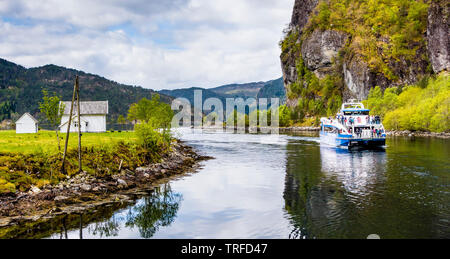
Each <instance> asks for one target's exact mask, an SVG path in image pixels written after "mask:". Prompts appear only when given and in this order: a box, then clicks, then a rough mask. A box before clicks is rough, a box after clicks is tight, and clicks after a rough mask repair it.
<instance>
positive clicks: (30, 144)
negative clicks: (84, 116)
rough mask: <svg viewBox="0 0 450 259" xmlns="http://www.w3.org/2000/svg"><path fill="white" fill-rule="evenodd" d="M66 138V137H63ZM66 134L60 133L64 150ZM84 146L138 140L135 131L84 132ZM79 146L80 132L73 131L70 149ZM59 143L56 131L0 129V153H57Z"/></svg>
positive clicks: (104, 145) (107, 144) (109, 144)
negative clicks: (33, 132)
mask: <svg viewBox="0 0 450 259" xmlns="http://www.w3.org/2000/svg"><path fill="white" fill-rule="evenodd" d="M61 137H62V138H64V139H61ZM65 137H66V134H60V140H61V150H64V143H65ZM81 141H82V142H81V145H82V146H83V147H102V146H103V147H107V146H111V145H113V144H116V143H118V142H121V141H122V142H124V143H130V142H135V141H136V136H135V134H134V132H108V133H83V136H82V139H81ZM76 147H78V134H77V133H71V134H70V137H69V149H74V148H76ZM57 152H58V143H57V140H56V133H55V132H54V131H39V133H37V134H16V132H15V131H0V154H1V153H13V154H25V155H29V154H42V153H44V154H49V155H50V154H56V153H57Z"/></svg>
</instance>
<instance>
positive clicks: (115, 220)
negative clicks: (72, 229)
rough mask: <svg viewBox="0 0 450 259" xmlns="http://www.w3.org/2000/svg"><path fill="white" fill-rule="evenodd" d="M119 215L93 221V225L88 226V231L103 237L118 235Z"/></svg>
mask: <svg viewBox="0 0 450 259" xmlns="http://www.w3.org/2000/svg"><path fill="white" fill-rule="evenodd" d="M120 221H121V220H120V217H117V216H116V215H113V216H112V217H111V218H110V219H109V220H106V221H103V222H98V223H95V224H94V225H93V226H89V229H88V231H89V233H91V234H92V235H94V236H99V237H100V238H103V237H116V236H118V235H119V230H120V223H119V222H120Z"/></svg>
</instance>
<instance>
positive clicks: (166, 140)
mask: <svg viewBox="0 0 450 259" xmlns="http://www.w3.org/2000/svg"><path fill="white" fill-rule="evenodd" d="M134 130H135V131H136V136H137V138H138V143H139V144H140V145H141V146H142V147H144V148H145V149H147V150H149V151H151V152H159V151H161V150H163V149H165V148H167V147H168V146H169V144H170V133H169V132H167V131H164V132H163V133H160V132H159V131H158V130H156V129H155V128H153V126H152V125H151V124H150V123H140V124H136V126H135V127H134Z"/></svg>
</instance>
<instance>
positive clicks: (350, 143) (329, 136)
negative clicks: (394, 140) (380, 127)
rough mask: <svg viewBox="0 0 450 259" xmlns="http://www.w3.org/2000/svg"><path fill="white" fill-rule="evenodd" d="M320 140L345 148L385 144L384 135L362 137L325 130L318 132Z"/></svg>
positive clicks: (372, 146)
mask: <svg viewBox="0 0 450 259" xmlns="http://www.w3.org/2000/svg"><path fill="white" fill-rule="evenodd" d="M320 141H321V142H322V143H324V144H327V145H331V146H337V147H347V148H352V147H363V148H374V147H382V146H385V145H386V137H380V138H370V139H364V138H353V137H352V136H351V135H343V134H333V133H327V132H321V133H320Z"/></svg>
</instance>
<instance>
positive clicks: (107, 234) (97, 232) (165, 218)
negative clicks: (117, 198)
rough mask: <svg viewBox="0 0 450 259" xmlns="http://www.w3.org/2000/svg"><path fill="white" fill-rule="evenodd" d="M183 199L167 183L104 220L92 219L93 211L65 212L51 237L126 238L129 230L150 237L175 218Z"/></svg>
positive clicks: (143, 236) (132, 233)
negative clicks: (58, 228) (69, 213)
mask: <svg viewBox="0 0 450 259" xmlns="http://www.w3.org/2000/svg"><path fill="white" fill-rule="evenodd" d="M182 199H183V197H182V195H181V194H180V193H176V192H173V191H172V188H171V186H170V184H164V185H161V186H159V187H158V188H156V189H155V190H154V191H152V192H151V193H150V194H149V196H147V197H145V198H142V199H140V200H138V201H137V202H136V203H135V204H133V205H128V206H127V208H125V209H122V210H119V211H115V212H114V214H111V215H109V216H107V217H106V218H103V219H102V220H98V221H94V222H92V220H91V216H90V215H79V216H78V217H75V218H74V217H73V215H71V216H66V217H64V218H62V220H61V222H60V223H61V225H60V229H61V232H60V233H59V235H57V234H54V235H52V236H51V238H61V239H63V238H65V239H71V238H72V239H74V238H80V239H83V238H117V237H120V238H123V237H126V236H127V235H130V234H131V235H132V236H133V237H134V238H136V237H141V238H151V237H153V235H154V234H155V233H156V232H157V231H158V230H159V229H160V228H162V227H167V226H169V225H170V224H171V223H172V222H173V221H174V219H175V218H176V215H177V212H178V209H179V207H180V203H181V202H182ZM69 218H70V220H71V221H70V222H69V221H68V220H69ZM74 225H78V228H74V227H73V226H74ZM135 233H139V235H138V236H137V235H136V234H135Z"/></svg>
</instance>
